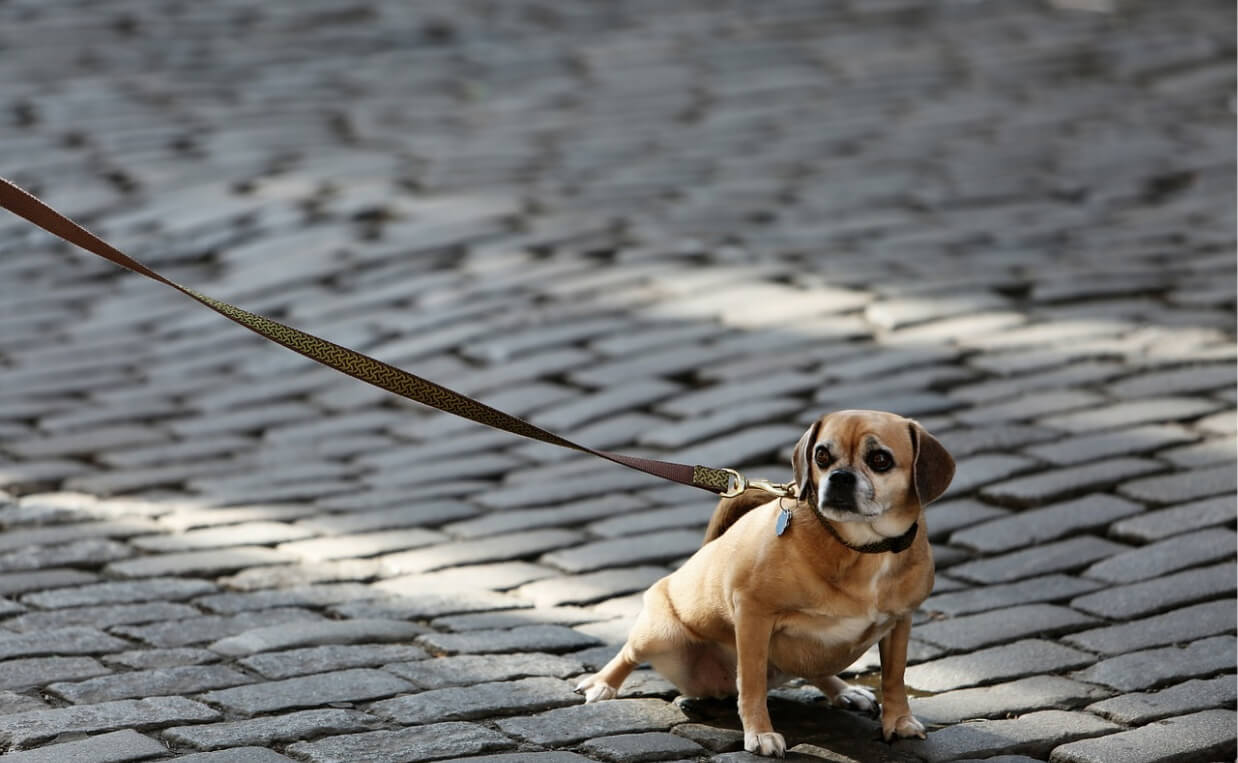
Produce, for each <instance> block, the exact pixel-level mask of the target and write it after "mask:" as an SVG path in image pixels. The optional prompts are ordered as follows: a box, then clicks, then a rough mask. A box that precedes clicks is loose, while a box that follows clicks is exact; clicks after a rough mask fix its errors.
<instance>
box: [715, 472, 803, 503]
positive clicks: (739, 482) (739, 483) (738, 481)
mask: <svg viewBox="0 0 1238 763" xmlns="http://www.w3.org/2000/svg"><path fill="white" fill-rule="evenodd" d="M722 471H724V472H726V473H727V474H729V475H731V479H732V480H734V484H733V485H732V486H731V487H728V488H727V489H726V491H725V492H723V493H721V494H720V495H721V496H722V497H723V498H735V497H736V496H739V495H741V494H742V493H743V492H744V491H745V490H747V489H748V488H750V487H753V488H756V489H757V490H764V491H765V492H767V493H769V494H770V495H775V496H778V497H779V498H794V497H795V492H794V490H793V487H794V485H793V483H791V482H770V481H769V480H750V479H748V478H747V477H745V476H744V475H743V473H742V472H740V471H739V470H738V469H728V468H726V467H722Z"/></svg>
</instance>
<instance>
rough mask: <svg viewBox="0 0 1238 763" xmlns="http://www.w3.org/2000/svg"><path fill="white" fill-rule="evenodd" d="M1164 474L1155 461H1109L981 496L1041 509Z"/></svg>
mask: <svg viewBox="0 0 1238 763" xmlns="http://www.w3.org/2000/svg"><path fill="white" fill-rule="evenodd" d="M1164 470H1165V466H1164V464H1161V463H1160V462H1158V461H1151V460H1148V459H1143V458H1111V459H1106V460H1104V461H1094V462H1092V463H1088V464H1083V465H1082V466H1069V467H1063V468H1060V469H1052V470H1050V471H1045V472H1037V473H1036V474H1033V475H1031V476H1029V477H1017V478H1015V479H1012V480H1006V481H1005V482H999V483H997V484H996V485H989V486H987V487H985V488H984V489H983V490H981V491H980V495H981V496H982V497H983V498H984V499H985V500H988V501H992V502H994V503H997V504H1001V505H1004V506H1017V507H1028V506H1040V505H1042V504H1045V503H1049V502H1051V501H1055V500H1061V499H1065V498H1070V497H1072V496H1076V495H1080V494H1083V493H1086V492H1089V491H1092V490H1098V489H1106V488H1109V487H1111V486H1113V485H1115V484H1117V483H1119V482H1124V481H1126V480H1129V479H1131V478H1132V477H1139V476H1142V475H1145V474H1150V473H1152V472H1159V471H1164Z"/></svg>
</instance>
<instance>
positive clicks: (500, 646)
mask: <svg viewBox="0 0 1238 763" xmlns="http://www.w3.org/2000/svg"><path fill="white" fill-rule="evenodd" d="M0 643H2V642H0ZM418 643H419V644H421V645H422V646H424V647H426V648H427V649H430V650H431V651H434V652H440V653H443V654H501V653H503V652H566V651H570V650H572V649H583V648H585V647H589V646H594V645H596V644H597V643H598V640H597V639H595V638H593V637H592V636H586V635H584V634H583V633H580V632H579V631H575V630H573V629H571V628H565V627H563V626H561V625H525V626H522V627H519V628H512V629H510V630H480V631H468V632H467V633H427V634H425V635H423V636H421V637H419V638H418Z"/></svg>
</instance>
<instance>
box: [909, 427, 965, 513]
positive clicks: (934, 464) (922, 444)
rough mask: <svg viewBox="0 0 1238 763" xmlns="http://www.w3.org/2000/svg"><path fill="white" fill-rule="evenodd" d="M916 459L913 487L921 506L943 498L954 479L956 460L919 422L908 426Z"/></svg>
mask: <svg viewBox="0 0 1238 763" xmlns="http://www.w3.org/2000/svg"><path fill="white" fill-rule="evenodd" d="M908 428H909V429H910V430H911V447H912V452H913V454H914V456H913V458H914V459H915V465H914V467H913V468H914V477H913V479H912V487H913V488H914V489H915V491H916V497H917V498H918V499H919V500H920V505H921V506H927V505H929V504H930V503H932V502H933V501H935V500H937V499H938V498H939V497H941V494H942V493H944V492H946V488H948V487H950V480H952V479H954V458H953V457H952V456H951V455H950V454H949V453H948V452H947V451H946V448H945V446H943V445H942V444H941V443H940V442H938V440H937V438H936V437H934V436H933V435H931V434H929V433H928V432H926V431H925V430H924V427H922V426H920V423H919V422H918V421H913V422H911V423H910V424H909V425H908Z"/></svg>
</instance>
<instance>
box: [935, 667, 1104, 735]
mask: <svg viewBox="0 0 1238 763" xmlns="http://www.w3.org/2000/svg"><path fill="white" fill-rule="evenodd" d="M1108 693H1109V692H1107V691H1106V690H1104V689H1101V688H1099V687H1096V686H1092V685H1090V684H1085V683H1082V682H1079V681H1071V680H1070V679H1067V678H1059V677H1057V676H1033V677H1031V678H1020V679H1019V680H1017V681H1010V682H1007V683H1001V684H993V685H990V686H981V687H977V688H974V689H956V690H954V691H948V692H944V693H942V694H936V695H934V696H931V697H918V698H915V699H913V700H912V702H911V709H912V712H913V713H915V716H916V717H917V718H919V719H920V720H921V721H922V722H924V723H932V724H947V723H962V722H964V721H967V720H971V719H975V718H1005V717H1008V716H1011V715H1019V714H1021V713H1026V712H1029V711H1032V710H1046V709H1065V708H1072V707H1078V706H1081V705H1084V704H1086V703H1087V702H1088V701H1090V700H1093V699H1096V698H1098V697H1104V696H1106V695H1107V694H1108ZM1097 704H1103V702H1102V703H1097ZM1095 706H1096V705H1093V706H1091V707H1089V709H1092V708H1093V707H1095ZM1107 717H1108V716H1107ZM1113 720H1115V721H1120V719H1118V718H1114V719H1113Z"/></svg>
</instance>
